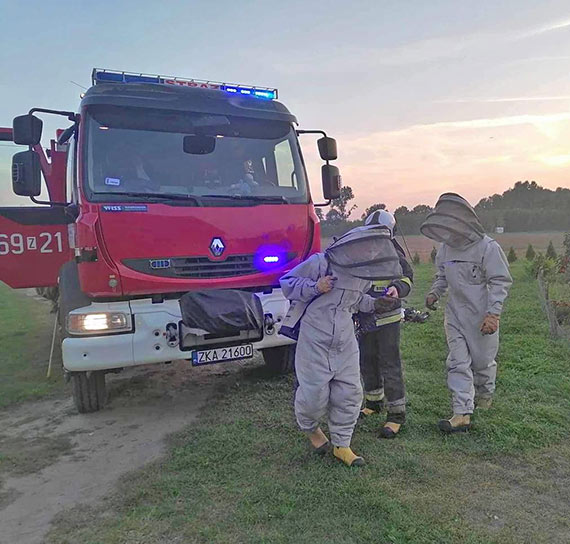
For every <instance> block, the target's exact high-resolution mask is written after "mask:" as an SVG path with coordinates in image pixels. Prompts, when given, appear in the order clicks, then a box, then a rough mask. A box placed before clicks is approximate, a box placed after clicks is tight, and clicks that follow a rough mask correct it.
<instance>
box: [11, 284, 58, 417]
mask: <svg viewBox="0 0 570 544" xmlns="http://www.w3.org/2000/svg"><path fill="white" fill-rule="evenodd" d="M53 319H54V316H53V315H51V314H50V313H49V304H47V303H46V304H43V303H41V302H39V301H37V300H34V299H33V298H31V297H27V296H26V295H25V294H24V293H22V292H17V291H14V290H12V289H10V288H9V287H7V286H6V285H4V284H3V283H0V409H1V408H4V407H6V406H9V405H11V404H14V403H16V402H21V401H24V400H31V399H38V398H40V397H44V396H46V395H51V394H55V393H59V392H60V391H62V390H63V387H64V383H63V379H62V376H61V372H60V369H59V367H60V366H61V360H60V359H59V349H57V350H56V360H55V361H54V369H53V370H52V377H51V378H50V379H47V378H46V370H47V363H48V359H49V350H50V344H51V333H52V330H53V329H52V327H53Z"/></svg>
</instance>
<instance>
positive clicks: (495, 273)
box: [483, 240, 513, 315]
mask: <svg viewBox="0 0 570 544" xmlns="http://www.w3.org/2000/svg"><path fill="white" fill-rule="evenodd" d="M483 271H484V273H485V276H486V278H487V288H488V292H489V294H488V297H487V313H488V314H492V315H501V312H502V311H503V304H504V302H505V299H506V298H507V295H508V294H509V289H510V287H511V285H512V283H513V278H512V277H511V273H510V272H509V263H508V261H507V258H506V257H505V253H504V252H503V250H502V249H501V246H500V245H499V244H498V243H497V242H495V241H494V240H493V241H492V242H491V243H489V245H488V246H487V249H486V251H485V255H484V256H483Z"/></svg>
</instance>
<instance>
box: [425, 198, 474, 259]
mask: <svg viewBox="0 0 570 544" xmlns="http://www.w3.org/2000/svg"><path fill="white" fill-rule="evenodd" d="M420 231H421V233H422V234H423V235H424V236H427V237H428V238H430V239H432V240H435V241H436V242H441V243H444V244H447V245H449V246H451V247H453V248H456V249H460V248H463V247H467V246H469V245H471V244H473V243H474V242H477V241H479V240H481V239H482V238H483V236H484V235H485V230H484V229H483V225H481V221H479V218H478V217H477V214H476V213H475V210H474V209H473V207H472V206H471V204H469V202H467V200H465V199H464V198H463V197H462V196H459V195H457V194H455V193H444V194H442V195H441V196H440V197H439V200H438V201H437V204H436V205H435V208H434V210H433V212H432V213H430V214H429V215H428V216H427V218H426V220H425V222H424V223H423V224H422V226H421V227H420Z"/></svg>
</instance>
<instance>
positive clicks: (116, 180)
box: [105, 178, 121, 187]
mask: <svg viewBox="0 0 570 544" xmlns="http://www.w3.org/2000/svg"><path fill="white" fill-rule="evenodd" d="M105 185H113V186H115V187H118V186H119V185H121V178H105Z"/></svg>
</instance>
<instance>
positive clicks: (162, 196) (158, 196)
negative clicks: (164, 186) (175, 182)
mask: <svg viewBox="0 0 570 544" xmlns="http://www.w3.org/2000/svg"><path fill="white" fill-rule="evenodd" d="M94 194H96V195H117V196H132V197H136V198H145V199H147V200H148V199H150V200H153V199H159V200H191V201H193V202H195V203H196V205H197V206H202V201H201V200H200V199H199V198H198V197H197V196H193V195H179V194H164V193H139V192H133V191H110V192H108V193H101V192H97V193H94Z"/></svg>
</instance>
